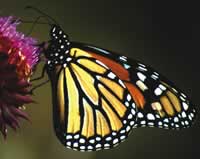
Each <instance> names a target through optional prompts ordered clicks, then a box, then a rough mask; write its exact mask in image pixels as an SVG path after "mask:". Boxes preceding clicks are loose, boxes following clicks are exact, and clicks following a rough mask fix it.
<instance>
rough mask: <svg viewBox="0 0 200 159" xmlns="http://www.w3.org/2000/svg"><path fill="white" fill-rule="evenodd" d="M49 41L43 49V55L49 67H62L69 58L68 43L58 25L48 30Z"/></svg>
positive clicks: (65, 35)
mask: <svg viewBox="0 0 200 159" xmlns="http://www.w3.org/2000/svg"><path fill="white" fill-rule="evenodd" d="M50 38H51V39H50V41H49V43H48V44H47V45H46V46H45V48H44V54H45V57H46V58H47V60H48V61H47V64H48V65H49V66H54V65H64V64H65V63H66V61H67V58H68V56H69V50H70V41H69V39H68V36H67V34H65V32H64V31H63V30H62V29H61V27H60V26H59V25H53V26H52V28H51V30H50Z"/></svg>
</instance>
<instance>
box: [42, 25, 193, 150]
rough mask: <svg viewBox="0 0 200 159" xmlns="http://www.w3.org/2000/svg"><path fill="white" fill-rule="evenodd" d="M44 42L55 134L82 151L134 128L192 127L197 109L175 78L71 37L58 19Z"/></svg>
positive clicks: (122, 136) (108, 144)
mask: <svg viewBox="0 0 200 159" xmlns="http://www.w3.org/2000/svg"><path fill="white" fill-rule="evenodd" d="M50 37H51V39H50V41H49V42H48V44H47V43H44V44H43V45H41V47H42V48H43V49H44V50H43V51H44V55H45V57H46V59H47V62H46V64H45V66H44V70H45V71H46V72H47V74H48V76H49V79H50V82H51V87H52V97H53V99H52V100H53V122H54V129H55V133H56V136H57V137H58V139H59V140H60V142H61V143H62V144H63V145H65V146H66V147H67V148H71V149H74V150H79V151H96V150H100V149H109V148H112V147H114V146H116V145H118V144H119V143H120V142H122V141H124V140H125V139H126V138H127V137H128V134H129V133H130V132H131V130H133V128H138V127H158V128H164V129H181V128H187V127H190V126H191V124H192V123H193V121H194V119H195V115H196V110H195V108H194V106H193V104H192V103H191V102H190V100H189V99H188V97H187V96H186V95H185V94H184V93H182V91H181V90H180V89H178V88H177V87H176V86H175V85H174V84H173V83H172V82H170V81H169V80H167V79H166V78H165V77H164V76H162V75H161V74H159V73H158V72H157V71H155V70H154V69H153V68H151V67H149V66H146V65H144V64H143V63H141V62H138V61H136V60H132V59H130V58H127V57H125V56H121V55H118V54H116V53H114V52H112V51H109V50H106V49H102V48H99V47H96V46H93V45H88V44H83V43H79V42H71V41H70V40H69V38H68V35H67V34H65V32H64V31H63V30H62V29H61V27H60V26H59V25H57V24H53V25H52V27H51V30H50Z"/></svg>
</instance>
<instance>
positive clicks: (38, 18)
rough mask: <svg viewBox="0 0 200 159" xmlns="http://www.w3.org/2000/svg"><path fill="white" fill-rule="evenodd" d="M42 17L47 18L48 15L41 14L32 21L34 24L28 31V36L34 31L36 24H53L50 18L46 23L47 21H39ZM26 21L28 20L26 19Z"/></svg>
mask: <svg viewBox="0 0 200 159" xmlns="http://www.w3.org/2000/svg"><path fill="white" fill-rule="evenodd" d="M41 18H45V19H46V16H43V15H42V16H39V17H37V18H36V19H35V21H33V22H32V26H31V28H30V30H29V31H28V33H27V34H26V35H27V36H28V35H30V34H31V33H32V31H33V29H34V27H35V25H36V24H49V25H51V23H50V21H49V19H46V20H47V21H48V22H47V23H45V22H38V21H39V20H40V19H41ZM22 22H23V21H22ZM25 22H26V21H25Z"/></svg>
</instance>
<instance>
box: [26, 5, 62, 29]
mask: <svg viewBox="0 0 200 159" xmlns="http://www.w3.org/2000/svg"><path fill="white" fill-rule="evenodd" d="M25 9H32V10H34V11H36V12H38V13H40V14H41V15H43V16H44V17H47V18H49V19H50V20H51V21H52V22H54V23H55V24H57V25H58V23H57V22H56V20H55V19H53V18H52V17H50V16H49V15H47V14H46V13H44V12H42V11H41V10H39V9H38V8H36V7H33V6H26V7H25Z"/></svg>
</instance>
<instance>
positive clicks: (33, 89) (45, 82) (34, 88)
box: [29, 79, 49, 95]
mask: <svg viewBox="0 0 200 159" xmlns="http://www.w3.org/2000/svg"><path fill="white" fill-rule="evenodd" d="M48 82H49V79H48V80H46V81H44V82H42V83H40V84H38V85H36V86H34V87H33V88H32V89H31V90H30V91H29V93H30V94H32V95H33V94H34V93H33V91H35V90H36V89H37V88H39V87H41V86H43V85H45V84H47V83H48Z"/></svg>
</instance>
